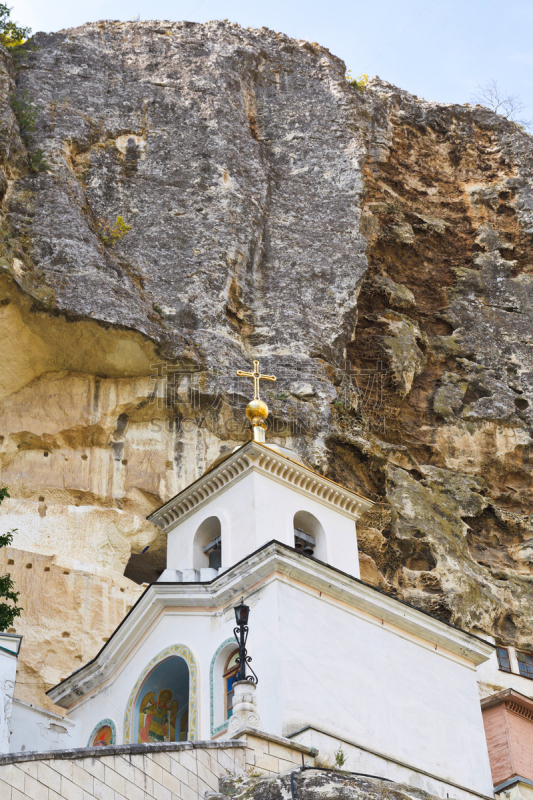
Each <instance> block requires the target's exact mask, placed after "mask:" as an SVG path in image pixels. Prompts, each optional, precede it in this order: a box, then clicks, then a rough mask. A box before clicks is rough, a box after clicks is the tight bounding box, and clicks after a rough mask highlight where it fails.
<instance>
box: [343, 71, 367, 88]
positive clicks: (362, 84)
mask: <svg viewBox="0 0 533 800" xmlns="http://www.w3.org/2000/svg"><path fill="white" fill-rule="evenodd" d="M346 80H347V81H348V83H349V84H350V86H351V87H352V88H353V89H357V91H359V92H361V93H363V92H364V91H365V89H366V85H367V83H368V75H367V74H366V73H364V74H363V75H359V77H358V78H352V76H351V75H350V72H347V73H346Z"/></svg>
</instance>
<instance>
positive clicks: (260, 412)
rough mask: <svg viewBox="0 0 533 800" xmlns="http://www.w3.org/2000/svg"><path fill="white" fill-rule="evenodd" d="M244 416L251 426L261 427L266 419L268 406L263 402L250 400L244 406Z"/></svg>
mask: <svg viewBox="0 0 533 800" xmlns="http://www.w3.org/2000/svg"><path fill="white" fill-rule="evenodd" d="M246 416H247V417H248V419H249V420H250V422H251V423H252V425H261V423H262V422H264V420H265V419H266V418H267V417H268V406H267V404H266V403H265V402H264V401H263V400H250V402H249V403H248V405H247V406H246Z"/></svg>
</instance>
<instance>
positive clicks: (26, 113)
mask: <svg viewBox="0 0 533 800" xmlns="http://www.w3.org/2000/svg"><path fill="white" fill-rule="evenodd" d="M11 108H12V109H13V111H14V112H15V117H16V118H17V122H18V125H19V128H20V135H21V136H22V138H23V139H24V140H25V141H26V142H28V141H31V136H30V134H31V133H33V131H34V130H35V123H36V120H37V114H38V113H39V111H40V108H39V106H38V105H37V104H36V102H35V100H34V99H33V97H32V96H31V95H30V93H29V92H28V90H27V89H22V91H21V92H19V93H18V94H12V95H11Z"/></svg>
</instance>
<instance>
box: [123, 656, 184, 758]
mask: <svg viewBox="0 0 533 800" xmlns="http://www.w3.org/2000/svg"><path fill="white" fill-rule="evenodd" d="M188 710H189V668H188V666H187V662H186V661H185V659H183V658H181V657H179V656H172V657H171V658H167V659H165V660H164V661H162V662H161V663H160V664H158V665H157V666H156V667H155V669H153V670H152V671H151V672H150V674H149V675H148V676H147V678H146V679H145V681H144V682H143V684H142V686H141V688H140V690H139V693H138V695H137V702H136V703H135V730H136V732H137V737H136V738H137V742H139V743H143V742H144V743H149V742H180V741H181V742H184V741H186V740H187V734H188V718H189V714H188Z"/></svg>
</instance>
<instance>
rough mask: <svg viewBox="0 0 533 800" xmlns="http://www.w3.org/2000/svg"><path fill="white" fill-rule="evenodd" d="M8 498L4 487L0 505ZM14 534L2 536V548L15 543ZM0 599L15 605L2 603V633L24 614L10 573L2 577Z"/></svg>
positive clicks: (1, 490) (0, 580)
mask: <svg viewBox="0 0 533 800" xmlns="http://www.w3.org/2000/svg"><path fill="white" fill-rule="evenodd" d="M6 497H9V492H8V490H7V487H6V486H4V487H3V488H0V503H1V502H2V500H4V499H5V498H6ZM14 533H16V531H9V533H4V534H2V535H0V547H7V546H8V545H10V544H11V542H12V541H13V534H14ZM0 598H5V599H6V600H11V603H12V604H13V605H10V604H9V603H3V602H0V631H5V630H6V628H8V627H9V626H10V625H12V624H13V620H14V619H15V617H20V614H21V612H22V608H20V607H19V606H17V600H18V599H19V593H18V592H14V591H13V581H12V580H11V575H10V574H9V572H8V573H7V575H3V576H1V575H0Z"/></svg>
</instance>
